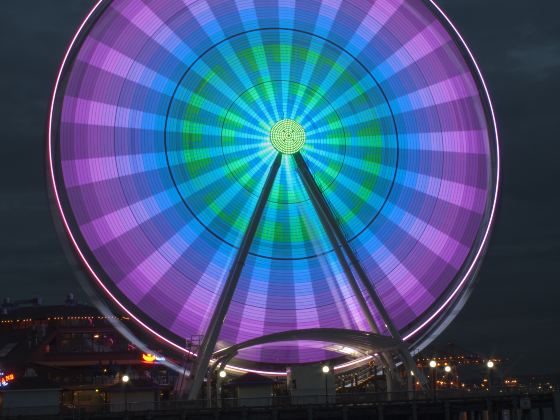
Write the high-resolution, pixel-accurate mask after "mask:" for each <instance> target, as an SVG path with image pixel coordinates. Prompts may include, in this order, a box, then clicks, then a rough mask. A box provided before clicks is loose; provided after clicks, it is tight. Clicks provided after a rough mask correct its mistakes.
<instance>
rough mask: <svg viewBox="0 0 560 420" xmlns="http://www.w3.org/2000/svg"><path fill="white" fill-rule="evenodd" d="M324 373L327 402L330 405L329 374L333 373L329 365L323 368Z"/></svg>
mask: <svg viewBox="0 0 560 420" xmlns="http://www.w3.org/2000/svg"><path fill="white" fill-rule="evenodd" d="M322 370H323V373H324V374H325V402H326V403H327V404H328V403H329V387H328V382H327V381H328V378H329V377H328V373H329V372H330V371H331V368H330V367H329V365H324V366H323V369H322Z"/></svg>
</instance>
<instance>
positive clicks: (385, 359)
mask: <svg viewBox="0 0 560 420" xmlns="http://www.w3.org/2000/svg"><path fill="white" fill-rule="evenodd" d="M294 156H295V157H296V163H297V165H298V167H299V166H300V165H301V164H302V163H301V162H303V165H305V162H304V161H303V158H302V157H301V155H300V154H299V153H296V154H295V155H294ZM298 160H300V161H301V162H298ZM305 168H307V165H305ZM307 172H309V170H307ZM300 173H301V175H302V177H301V178H302V181H303V185H304V187H305V189H306V191H307V194H308V195H309V198H310V199H311V203H312V204H313V207H314V208H315V212H316V213H317V215H318V216H319V220H320V221H321V224H322V225H323V229H324V231H325V233H326V234H327V237H328V238H329V241H330V243H331V245H332V247H333V250H334V252H335V254H336V257H337V259H338V261H339V262H340V265H341V266H342V270H343V271H344V274H345V275H346V278H347V279H348V283H349V284H350V287H351V288H352V292H354V296H355V297H356V300H357V301H358V304H359V305H360V309H361V310H362V313H363V314H364V315H365V317H366V321H367V323H368V325H369V327H370V328H371V330H372V332H374V333H379V328H378V327H377V323H376V322H375V319H374V318H373V314H372V313H371V310H370V308H369V306H368V304H367V302H366V299H365V298H364V296H363V294H362V290H361V289H360V286H359V285H358V282H357V281H356V278H355V276H354V273H353V272H352V269H351V268H350V265H349V264H348V261H347V260H346V258H345V257H344V253H343V250H342V249H341V248H340V245H339V243H338V241H337V240H336V233H335V231H334V229H333V226H332V225H333V223H332V222H331V221H330V220H329V217H328V214H327V213H326V212H325V211H324V209H323V207H322V204H321V202H320V201H319V200H318V199H317V197H316V196H315V194H314V191H313V186H315V185H316V184H315V181H314V180H313V177H311V178H310V175H311V174H310V173H309V176H306V175H305V174H304V173H303V171H302V170H301V168H300ZM381 360H382V364H383V366H384V367H385V372H386V375H393V361H392V360H391V357H390V356H389V355H387V354H384V353H383V354H382V355H381ZM392 379H393V378H391V379H389V378H388V380H387V389H389V388H392V383H393V381H392Z"/></svg>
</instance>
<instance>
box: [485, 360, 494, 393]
mask: <svg viewBox="0 0 560 420" xmlns="http://www.w3.org/2000/svg"><path fill="white" fill-rule="evenodd" d="M486 367H487V368H488V390H489V391H491V390H492V388H493V385H494V384H493V383H494V377H493V373H494V362H493V361H492V360H488V362H486Z"/></svg>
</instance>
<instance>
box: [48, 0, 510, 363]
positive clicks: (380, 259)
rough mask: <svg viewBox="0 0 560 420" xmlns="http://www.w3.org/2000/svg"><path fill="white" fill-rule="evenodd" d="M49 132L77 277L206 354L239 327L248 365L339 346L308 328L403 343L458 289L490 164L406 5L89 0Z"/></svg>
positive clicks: (236, 336)
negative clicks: (81, 273) (82, 271)
mask: <svg viewBox="0 0 560 420" xmlns="http://www.w3.org/2000/svg"><path fill="white" fill-rule="evenodd" d="M48 147H49V148H48V160H49V168H50V171H51V178H52V191H53V195H54V197H55V201H56V203H57V206H58V208H59V210H60V216H61V220H62V222H63V225H64V227H65V228H66V231H67V234H68V238H69V240H70V241H71V243H72V245H73V247H74V248H75V251H76V253H77V255H78V256H79V257H80V259H81V261H82V262H83V264H84V266H85V267H86V268H87V270H88V272H89V274H90V275H91V277H92V279H93V280H94V282H95V283H96V284H97V285H98V286H99V287H100V288H101V289H102V290H103V293H104V295H105V296H108V297H109V298H110V299H111V300H112V301H113V302H114V303H116V304H117V305H118V306H120V307H121V308H122V309H123V310H125V311H126V312H127V313H128V314H130V316H131V317H133V318H134V319H135V320H136V321H137V322H138V324H139V325H141V326H143V327H144V328H145V329H147V330H148V331H150V332H151V333H152V334H155V335H157V336H158V337H159V338H160V339H162V340H164V341H165V342H167V343H168V344H169V345H170V346H173V347H175V348H182V347H183V344H182V343H184V339H185V337H190V336H192V335H197V334H199V335H203V336H204V340H203V342H202V346H201V348H200V352H199V355H198V356H199V363H200V365H202V366H203V367H205V366H206V365H207V364H208V362H209V360H210V358H211V357H212V355H213V354H214V353H215V352H216V351H218V350H220V351H223V349H227V348H229V347H231V346H234V345H240V344H241V343H256V344H254V345H252V346H240V347H239V348H238V349H237V351H236V360H237V361H238V363H239V366H243V367H244V368H246V369H251V368H253V369H255V368H259V367H263V366H266V367H267V368H269V370H270V369H272V370H274V366H276V367H278V366H279V365H289V364H294V363H306V362H316V361H324V360H330V359H338V358H340V357H341V354H340V352H337V351H336V349H333V346H332V344H333V343H336V340H334V338H333V342H331V343H329V342H328V340H327V339H326V338H325V337H323V336H321V335H320V337H322V338H321V339H312V338H313V337H314V336H313V335H312V333H316V332H318V331H319V332H320V330H322V331H330V332H333V331H335V330H336V331H350V332H352V331H353V332H368V333H373V334H374V335H376V336H379V337H384V336H386V337H390V338H392V339H394V340H396V341H398V342H399V343H403V341H404V342H406V345H407V347H408V348H409V349H418V348H421V347H422V346H424V345H425V344H426V343H427V342H428V340H430V339H432V338H433V337H434V336H435V334H437V332H438V331H440V330H441V328H443V327H444V326H445V325H447V323H448V322H449V321H450V320H451V318H452V317H453V315H454V314H455V313H456V312H457V309H458V308H460V306H461V305H462V304H463V303H464V300H465V298H466V297H467V296H468V292H469V289H470V287H471V286H472V282H473V279H474V275H475V273H476V270H477V268H478V266H479V263H480V259H481V256H482V254H483V252H484V249H485V247H486V243H487V240H488V235H489V230H490V227H491V224H492V220H493V215H494V209H495V204H496V195H497V185H498V176H499V155H498V143H497V134H496V127H495V121H494V118H493V111H492V108H491V104H490V100H489V97H488V93H487V90H486V87H485V84H484V81H483V79H482V77H481V75H480V72H479V70H478V67H477V65H476V63H475V61H474V59H473V57H472V55H471V53H470V51H469V50H468V48H467V47H466V45H465V43H464V42H463V40H462V38H461V37H460V35H459V34H458V32H457V31H456V30H455V28H454V27H453V26H452V24H451V23H450V22H449V20H448V19H447V18H446V17H445V15H444V14H443V13H442V12H441V10H440V9H439V8H438V7H437V6H436V5H435V4H434V3H432V2H431V1H420V0H378V1H375V2H371V1H366V0H345V1H341V0H192V1H180V0H158V1H139V0H113V1H111V0H102V1H100V2H99V3H98V4H97V5H96V6H95V7H94V9H93V10H92V11H91V13H90V14H89V15H88V16H87V18H86V20H85V21H84V23H83V24H82V25H81V27H80V28H79V30H78V32H77V34H76V36H75V38H74V39H73V40H72V42H71V44H70V47H69V49H68V52H67V54H66V56H65V58H64V61H63V63H62V67H61V71H60V74H59V77H58V80H57V83H56V87H55V94H54V96H53V103H52V107H51V114H50V124H49V143H48ZM297 331H300V332H301V331H303V332H307V333H308V335H305V334H303V335H302V334H299V335H298V334H295V333H294V334H293V335H290V334H291V333H292V332H297ZM263 337H265V338H266V337H275V338H277V340H276V341H272V340H266V339H262V338H263ZM318 337H319V336H318ZM255 340H256V341H255ZM259 340H260V341H259ZM404 357H405V358H406V356H404ZM276 369H277V368H276ZM201 370H202V368H201Z"/></svg>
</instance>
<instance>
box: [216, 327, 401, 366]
mask: <svg viewBox="0 0 560 420" xmlns="http://www.w3.org/2000/svg"><path fill="white" fill-rule="evenodd" d="M296 340H309V341H325V342H335V343H337V344H341V345H344V346H347V347H351V348H353V349H355V350H357V351H358V352H360V353H363V354H367V355H370V354H373V353H382V352H392V351H402V349H403V347H404V343H403V342H402V341H399V340H396V339H394V338H392V337H389V336H386V335H381V334H376V333H372V332H367V331H356V330H345V329H341V328H310V329H303V330H292V331H282V332H279V333H275V334H269V335H264V336H262V337H257V338H254V339H252V340H248V341H245V342H243V343H238V344H234V345H233V346H229V347H226V348H225V349H222V350H218V351H216V352H214V354H213V355H212V356H213V358H214V359H216V360H222V359H226V358H231V357H233V356H235V354H237V353H238V352H239V351H241V350H243V349H246V348H249V347H253V346H258V345H261V344H269V343H275V342H280V341H296Z"/></svg>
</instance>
